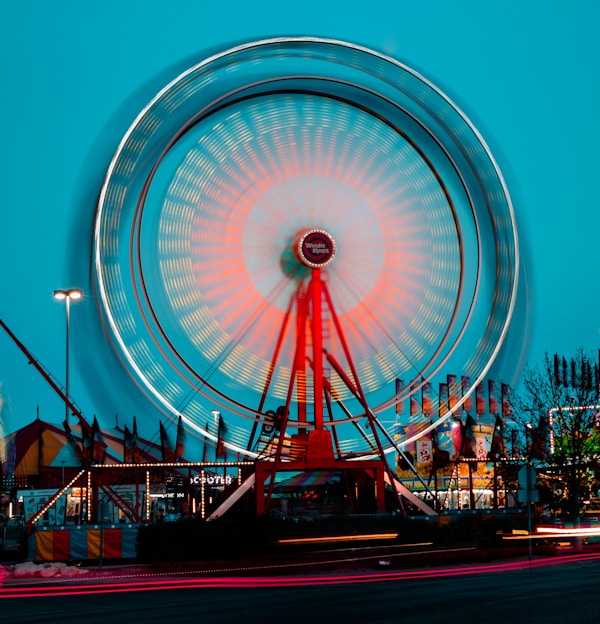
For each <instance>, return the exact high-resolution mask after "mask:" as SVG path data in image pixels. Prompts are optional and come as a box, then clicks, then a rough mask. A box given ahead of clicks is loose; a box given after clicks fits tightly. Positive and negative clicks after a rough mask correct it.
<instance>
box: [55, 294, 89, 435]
mask: <svg viewBox="0 0 600 624" xmlns="http://www.w3.org/2000/svg"><path fill="white" fill-rule="evenodd" d="M82 297H83V291H82V290H80V289H79V288H69V289H67V290H55V291H54V298H55V299H58V300H60V301H63V300H64V302H65V311H66V318H67V331H66V341H65V342H66V344H65V396H66V397H67V400H66V401H65V421H66V423H67V425H68V424H69V402H70V401H71V397H70V395H69V324H70V322H69V321H70V316H71V315H70V311H71V301H77V300H78V299H81V298H82Z"/></svg>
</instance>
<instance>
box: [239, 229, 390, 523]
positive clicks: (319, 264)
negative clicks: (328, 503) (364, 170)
mask: <svg viewBox="0 0 600 624" xmlns="http://www.w3.org/2000/svg"><path fill="white" fill-rule="evenodd" d="M335 252H336V246H335V240H334V238H333V236H332V235H331V234H330V233H329V232H327V231H326V230H324V229H322V228H307V229H305V230H301V231H300V232H299V233H298V235H297V236H296V238H295V240H294V255H295V257H296V259H297V261H298V262H299V264H300V266H302V267H305V268H306V267H308V269H309V270H310V279H308V280H301V281H300V283H299V285H298V288H297V291H296V296H295V305H296V341H295V342H296V344H295V354H294V359H293V363H292V372H291V375H290V382H289V387H288V392H287V397H286V404H285V407H284V410H283V413H282V414H281V421H280V422H279V423H278V428H279V433H278V438H277V444H276V449H275V452H274V453H273V454H272V455H271V456H269V457H268V458H261V459H259V460H257V462H256V486H255V491H256V510H257V513H258V514H263V513H265V512H267V511H268V510H269V508H270V505H271V498H272V494H273V490H274V486H275V475H276V473H277V472H280V471H286V472H287V471H294V472H296V471H297V472H303V471H310V470H336V471H344V473H346V475H347V476H348V475H352V478H353V479H354V483H355V484H356V483H357V481H360V482H363V481H364V479H363V478H362V477H364V475H365V474H366V475H367V476H368V479H367V481H368V482H369V483H372V484H373V488H374V492H372V494H373V496H372V498H374V500H375V503H376V509H377V511H378V512H384V511H385V473H386V471H387V472H388V475H389V477H390V479H392V481H393V474H392V471H391V469H390V467H389V466H388V464H387V461H386V460H385V455H384V450H383V447H382V445H381V441H380V439H379V436H378V435H377V429H376V423H375V420H374V417H373V413H372V412H371V410H370V409H369V407H368V405H367V401H366V398H365V395H364V393H363V391H362V387H361V385H360V381H359V379H358V376H357V373H356V368H355V366H354V363H353V362H352V358H351V354H350V351H349V349H348V345H347V341H346V339H345V336H344V333H343V329H342V326H341V324H340V322H339V319H338V317H337V314H336V312H335V308H334V306H333V302H332V300H331V297H330V295H329V291H328V289H327V284H326V282H325V281H324V280H323V271H322V269H323V268H324V267H326V266H327V265H328V264H330V263H331V262H332V260H333V258H334V256H335ZM305 272H306V269H305ZM325 310H327V311H328V312H329V314H330V315H331V319H332V322H333V325H334V328H335V331H336V333H337V337H338V340H339V343H340V344H341V346H342V350H343V352H344V357H345V360H346V363H347V365H348V368H349V370H350V371H351V377H350V376H348V375H347V374H346V373H345V372H344V371H343V369H342V366H341V365H340V364H339V362H338V361H337V360H336V358H335V357H334V356H333V354H331V353H329V352H327V351H326V349H325V347H324V324H323V319H324V311H325ZM289 313H290V311H289V310H288V314H287V315H286V317H285V320H284V327H282V328H281V330H280V333H279V338H278V341H277V346H276V348H275V352H274V356H273V360H272V363H271V370H273V369H274V367H275V364H276V361H277V358H278V354H279V350H280V347H281V342H282V340H283V337H284V334H285V331H286V326H287V324H288V319H289ZM325 361H327V363H328V364H329V365H330V366H331V367H332V368H333V369H334V370H335V372H336V373H337V375H338V376H339V377H340V379H341V380H342V382H343V383H344V384H345V385H346V386H347V387H348V389H349V390H350V392H351V393H352V395H354V397H355V398H356V399H358V401H359V403H360V405H361V406H362V409H363V410H364V416H365V417H366V418H367V421H368V423H369V427H370V431H371V433H372V436H373V441H374V444H373V442H370V443H371V444H372V447H373V457H374V458H373V459H370V458H369V459H365V458H363V459H358V460H356V459H353V460H350V459H349V458H344V457H343V456H341V453H340V451H339V447H338V445H337V444H336V449H335V452H334V444H333V437H332V434H333V435H335V423H334V420H333V416H332V414H331V403H332V401H331V399H332V397H333V399H334V400H335V401H336V402H337V399H336V395H335V391H334V389H333V388H332V386H331V384H330V382H329V380H328V378H327V377H326V376H325ZM308 363H309V364H310V366H309V368H310V369H312V395H311V393H310V392H309V391H308V390H309V384H308V379H309V375H308V373H307V364H308ZM269 384H270V376H269V378H268V379H267V383H266V386H265V389H264V392H263V399H262V400H261V405H260V409H259V411H262V407H263V405H264V399H265V397H266V396H267V393H268V389H269V388H268V386H269ZM294 390H295V391H296V398H297V404H298V419H297V424H298V433H297V434H294V435H291V436H286V429H287V427H288V419H289V415H290V406H291V402H292V397H293V394H294ZM309 400H310V401H311V402H312V408H313V415H312V420H311V421H310V422H309V413H308V412H309V409H308V408H309V407H311V406H309V405H308V401H309ZM325 410H327V412H328V413H329V417H330V418H329V422H328V424H327V425H326V424H325ZM255 431H256V424H255V427H254V428H253V430H252V434H251V439H250V444H249V446H250V445H251V444H252V441H253V438H254V435H255ZM284 442H287V444H288V447H289V448H288V455H287V456H284V455H283V450H284ZM357 475H362V477H359V478H358V480H357ZM267 484H268V485H267ZM395 494H396V496H397V493H396V492H395ZM398 508H400V509H402V506H401V503H400V501H399V500H398Z"/></svg>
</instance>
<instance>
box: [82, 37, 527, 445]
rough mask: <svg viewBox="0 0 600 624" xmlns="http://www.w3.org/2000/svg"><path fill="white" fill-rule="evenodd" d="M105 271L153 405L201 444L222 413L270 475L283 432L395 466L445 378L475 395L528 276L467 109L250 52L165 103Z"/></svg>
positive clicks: (359, 55)
mask: <svg viewBox="0 0 600 624" xmlns="http://www.w3.org/2000/svg"><path fill="white" fill-rule="evenodd" d="M93 256H94V258H93V260H94V275H95V281H96V286H97V290H98V294H99V301H100V305H101V309H102V314H103V316H104V319H105V320H106V324H107V326H108V328H109V333H110V335H111V338H112V340H113V343H114V346H115V349H116V351H117V352H118V354H119V355H120V357H121V360H122V361H123V363H124V366H125V368H126V369H127V371H128V372H129V373H130V374H131V375H132V376H133V377H134V379H136V381H137V382H138V384H139V386H140V388H141V389H142V390H143V391H144V392H145V393H146V394H147V395H148V396H149V397H150V398H151V400H152V401H154V402H155V403H156V404H157V405H158V406H159V407H160V408H161V409H162V410H163V411H164V412H165V413H167V414H169V415H170V416H171V417H173V418H178V417H179V416H181V417H182V419H183V420H184V422H185V423H186V424H187V425H188V427H190V428H192V429H194V430H195V431H196V432H197V433H198V434H199V435H209V433H208V429H207V426H206V423H207V422H208V421H209V420H210V419H211V418H212V416H211V415H212V414H213V412H214V411H215V410H218V411H220V412H221V411H222V413H223V414H224V416H225V417H226V420H227V430H228V436H227V441H226V443H227V445H228V446H229V447H230V449H231V450H232V451H233V452H237V453H240V454H243V455H244V456H250V457H256V456H257V455H258V454H259V451H257V450H256V448H255V442H256V439H257V436H258V434H257V431H265V430H266V431H270V430H272V428H273V427H274V424H275V422H276V420H277V418H278V413H279V414H283V415H284V418H285V423H286V427H287V428H296V429H298V430H303V429H306V428H310V427H315V428H316V429H319V430H327V431H329V432H330V433H331V435H332V436H333V437H334V439H335V444H336V450H337V452H338V453H339V454H340V455H341V456H353V457H364V456H367V455H369V454H371V453H373V452H374V449H375V448H376V446H377V444H379V442H378V438H380V439H381V444H380V445H381V451H382V452H387V451H388V450H391V449H392V448H393V447H394V442H393V434H392V431H393V425H394V422H395V414H396V411H397V406H398V405H399V404H401V403H402V402H403V401H405V400H406V399H407V398H408V397H409V396H410V394H411V393H413V392H417V391H418V390H419V389H420V388H421V387H422V386H423V384H424V383H427V382H428V381H430V380H433V379H434V378H435V377H436V375H439V374H440V373H442V372H447V371H459V372H460V374H461V375H463V376H466V377H468V378H469V379H470V380H471V385H470V387H469V388H466V389H464V388H463V389H461V393H462V398H463V400H464V399H466V398H467V397H468V396H469V394H470V393H471V391H472V390H473V389H474V388H475V386H476V384H477V383H478V382H479V381H480V380H481V379H482V378H483V377H484V376H485V374H486V373H487V371H488V370H489V368H490V366H491V364H492V362H493V360H494V358H495V356H496V354H497V353H498V351H499V349H500V346H501V344H502V341H503V339H504V336H505V334H506V331H507V329H508V325H509V322H510V319H511V315H512V311H513V307H514V302H515V297H516V288H517V275H518V262H519V257H518V240H517V233H516V226H515V217H514V213H513V208H512V204H511V201H510V197H509V194H508V191H507V188H506V185H505V182H504V180H503V177H502V175H501V172H500V170H499V168H498V166H497V164H496V162H495V160H494V158H493V156H492V155H491V153H490V150H489V149H488V147H487V145H486V144H485V142H484V140H483V138H482V137H481V135H480V134H479V132H478V131H477V130H476V129H475V128H474V126H473V125H472V124H471V123H470V121H469V120H468V119H467V117H466V116H465V115H464V114H463V113H462V112H461V111H460V110H459V109H458V107H457V106H456V105H455V104H454V103H453V102H452V101H451V100H450V99H449V98H448V97H446V96H445V95H444V94H443V93H442V92H441V91H440V90H439V89H438V88H436V87H435V86H434V85H433V84H432V83H431V82H429V81H428V80H426V79H425V78H424V77H423V76H421V75H419V74H418V73H417V72H415V71H413V70H412V69H410V68H408V67H407V66H405V65H403V64H402V63H400V62H398V61H396V60H394V59H392V58H389V57H387V56H384V55H382V54H380V53H378V52H376V51H373V50H369V49H366V48H364V47H360V46H357V45H353V44H350V43H346V42H341V41H333V40H325V39H316V38H280V39H269V40H262V41H257V42H251V43H247V44H244V45H240V46H238V47H235V48H232V49H228V50H226V51H223V52H222V53H219V54H215V55H214V56H211V57H210V58H207V59H205V60H203V61H202V62H200V63H198V64H197V65H195V66H193V67H191V68H190V69H188V70H187V71H186V72H184V73H183V74H181V75H179V76H177V77H176V78H175V79H174V80H173V81H172V82H171V83H169V84H168V85H166V86H165V87H164V88H163V89H162V90H161V91H160V92H159V93H158V94H157V95H156V96H155V97H154V98H153V99H152V101H151V102H150V103H149V104H148V105H147V106H146V107H145V108H144V110H142V111H141V113H140V114H139V115H138V117H137V119H136V120H135V121H134V123H133V124H132V126H131V127H130V128H129V130H128V131H127V133H126V134H125V136H124V137H123V139H122V141H121V143H120V145H119V147H118V149H117V151H116V153H115V155H114V157H113V159H112V162H111V163H110V166H109V169H108V172H107V175H106V178H105V181H104V184H103V187H102V191H101V195H100V199H99V203H98V209H97V214H96V220H95V228H94V241H93ZM398 380H402V384H399V383H398ZM463 390H464V392H462V391H463ZM437 407H439V406H437ZM448 416H449V414H445V413H443V410H442V413H440V418H439V420H438V421H437V422H442V421H443V420H444V419H445V418H447V417H448ZM437 422H434V423H433V424H432V425H431V426H436V424H437ZM377 430H379V434H378V433H377Z"/></svg>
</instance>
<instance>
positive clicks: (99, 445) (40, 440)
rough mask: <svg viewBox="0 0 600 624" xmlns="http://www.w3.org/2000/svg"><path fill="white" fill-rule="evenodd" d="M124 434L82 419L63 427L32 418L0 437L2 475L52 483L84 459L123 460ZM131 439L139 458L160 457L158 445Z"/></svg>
mask: <svg viewBox="0 0 600 624" xmlns="http://www.w3.org/2000/svg"><path fill="white" fill-rule="evenodd" d="M95 424H96V423H95ZM90 435H91V436H92V437H90ZM125 438H126V435H125V431H123V430H121V429H120V428H115V429H112V430H110V429H103V428H99V427H97V428H96V429H95V430H94V427H93V426H92V425H88V424H87V423H85V422H84V423H77V424H73V425H71V426H70V427H69V429H68V430H67V429H66V428H65V427H60V426H57V425H54V424H52V423H49V422H46V421H43V420H41V419H39V418H36V419H35V420H34V421H33V422H31V423H30V424H28V425H26V426H25V427H23V428H21V429H19V430H17V431H15V432H14V433H11V434H9V435H7V436H6V437H5V438H3V439H1V440H0V461H1V463H2V476H3V477H15V479H17V480H21V481H23V480H24V479H27V480H29V481H30V484H35V485H36V486H37V487H52V486H54V485H56V483H57V480H58V479H57V477H58V475H59V473H62V472H63V471H66V472H67V473H68V474H71V473H72V472H74V471H77V470H79V469H80V468H81V466H82V465H83V464H85V463H88V462H89V463H93V462H98V463H107V464H118V463H121V462H123V461H125V459H126V454H127V448H126V439H125ZM135 443H136V459H137V460H138V461H139V462H160V461H161V459H162V458H161V448H160V445H158V444H155V443H153V442H150V441H148V440H144V439H141V438H140V439H137V440H136V442H135ZM86 448H89V449H90V450H86Z"/></svg>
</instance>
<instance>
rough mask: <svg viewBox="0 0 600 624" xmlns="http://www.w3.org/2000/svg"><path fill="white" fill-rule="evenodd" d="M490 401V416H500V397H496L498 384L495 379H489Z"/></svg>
mask: <svg viewBox="0 0 600 624" xmlns="http://www.w3.org/2000/svg"><path fill="white" fill-rule="evenodd" d="M488 399H489V407H490V414H494V415H495V414H499V413H500V411H499V409H498V397H497V396H496V382H495V381H494V380H493V379H488Z"/></svg>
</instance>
